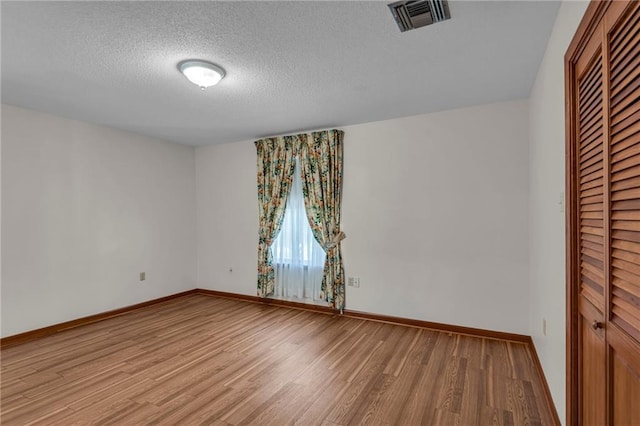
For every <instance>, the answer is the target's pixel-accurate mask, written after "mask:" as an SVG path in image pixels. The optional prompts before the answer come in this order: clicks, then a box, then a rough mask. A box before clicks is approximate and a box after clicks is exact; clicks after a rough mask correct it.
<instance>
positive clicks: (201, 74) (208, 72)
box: [178, 59, 224, 90]
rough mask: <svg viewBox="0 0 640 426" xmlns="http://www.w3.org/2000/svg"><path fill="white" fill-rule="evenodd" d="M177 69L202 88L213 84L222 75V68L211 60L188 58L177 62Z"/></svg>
mask: <svg viewBox="0 0 640 426" xmlns="http://www.w3.org/2000/svg"><path fill="white" fill-rule="evenodd" d="M178 69H179V70H180V72H181V73H182V74H184V76H185V77H187V79H188V80H189V81H190V82H192V83H193V84H195V85H196V86H199V87H200V88H201V89H202V90H204V89H206V88H207V87H210V86H215V85H216V84H218V83H219V82H220V80H222V77H224V70H223V69H222V68H220V67H219V66H217V65H214V64H212V63H211V62H206V61H200V60H196V59H189V60H186V61H182V62H180V63H179V64H178Z"/></svg>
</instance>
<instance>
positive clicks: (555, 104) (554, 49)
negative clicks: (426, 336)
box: [529, 1, 588, 420]
mask: <svg viewBox="0 0 640 426" xmlns="http://www.w3.org/2000/svg"><path fill="white" fill-rule="evenodd" d="M587 5H588V3H587V2H574V1H565V2H563V3H562V5H561V7H560V10H559V12H558V16H557V18H556V23H555V26H554V28H553V32H552V34H551V37H550V39H549V43H548V45H547V50H546V53H545V56H544V59H543V61H542V64H541V65H540V69H539V70H538V75H537V78H536V82H535V84H534V86H533V89H532V91H531V98H530V126H529V127H530V146H529V170H530V176H529V178H530V196H531V198H530V202H529V204H530V208H531V210H530V213H529V217H530V223H529V225H530V229H529V236H530V249H529V253H530V265H531V267H530V271H531V279H530V282H531V290H530V300H531V310H530V312H531V317H530V329H531V334H532V336H533V340H534V343H535V345H536V349H537V352H538V355H539V357H540V362H541V363H542V366H543V368H544V370H545V375H546V378H547V382H548V383H549V387H550V389H551V393H552V395H553V399H554V402H555V404H556V408H557V409H558V415H559V416H560V419H562V420H564V419H565V321H566V318H565V312H566V310H565V301H566V297H565V213H564V211H563V207H562V206H561V204H560V201H561V200H562V199H563V197H564V185H565V181H564V177H565V175H564V168H565V163H564V161H565V152H564V146H565V133H564V131H565V127H564V54H565V52H566V50H567V47H568V46H569V42H570V41H571V39H572V38H573V34H574V33H575V31H576V29H577V27H578V24H579V22H580V19H582V16H583V14H584V11H585V9H586V7H587ZM543 318H544V319H546V323H547V333H546V335H543V333H542V321H543Z"/></svg>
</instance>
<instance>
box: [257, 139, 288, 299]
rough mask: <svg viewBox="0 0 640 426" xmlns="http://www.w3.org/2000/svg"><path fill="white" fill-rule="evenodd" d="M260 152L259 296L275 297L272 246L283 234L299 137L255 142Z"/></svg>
mask: <svg viewBox="0 0 640 426" xmlns="http://www.w3.org/2000/svg"><path fill="white" fill-rule="evenodd" d="M255 145H256V149H257V152H258V211H259V231H258V237H259V241H258V296H260V297H267V296H269V295H271V294H273V290H274V283H275V280H274V270H273V254H272V253H271V244H272V243H273V240H274V239H275V237H276V236H277V235H278V232H279V231H280V226H281V225H282V219H283V218H284V211H285V208H286V205H287V197H288V196H289V192H290V191H291V183H292V182H293V172H294V170H295V164H296V163H295V158H296V146H297V145H298V143H297V138H295V137H277V138H266V139H260V140H258V141H256V142H255Z"/></svg>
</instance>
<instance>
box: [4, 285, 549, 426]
mask: <svg viewBox="0 0 640 426" xmlns="http://www.w3.org/2000/svg"><path fill="white" fill-rule="evenodd" d="M1 355H2V360H1V365H2V367H1V369H2V371H1V374H2V375H1V382H2V390H1V392H2V393H1V408H0V421H1V423H2V425H27V424H39V425H72V424H78V425H81V424H97V425H109V424H113V425H137V424H154V425H155V424H163V425H175V424H179V425H199V424H207V425H249V424H253V425H286V424H299V425H326V426H335V425H357V424H370V425H439V424H442V425H456V424H457V425H488V424H496V425H525V424H531V425H548V424H553V420H552V416H551V412H550V411H549V408H548V406H547V405H546V403H545V400H544V396H543V395H544V394H543V387H542V382H541V379H540V377H539V376H538V375H537V373H536V369H535V367H534V363H533V361H532V358H531V355H530V354H529V352H528V348H527V346H526V345H524V344H522V343H516V342H506V341H499V340H490V339H482V338H477V337H469V336H462V335H456V334H448V333H443V332H438V331H431V330H426V329H421V328H413V327H406V326H401V325H393V324H387V323H382V322H375V321H368V320H362V319H355V318H345V317H340V316H335V315H328V314H322V313H317V312H310V311H304V310H296V309H289V308H281V307H274V306H266V305H260V304H255V303H249V302H244V301H238V300H231V299H224V298H218V297H210V296H203V295H190V296H184V297H181V298H178V299H174V300H171V301H169V302H165V303H162V304H159V305H154V306H151V307H148V308H144V309H141V310H139V311H135V312H132V313H128V314H125V315H122V316H119V317H116V318H111V319H108V320H105V321H101V322H98V323H95V324H91V325H88V326H84V327H79V328H76V329H71V330H68V331H65V332H62V333H59V334H56V335H53V336H49V337H46V338H43V339H40V340H36V341H33V342H29V343H25V344H22V345H19V346H15V347H9V348H7V349H3V350H2V353H1Z"/></svg>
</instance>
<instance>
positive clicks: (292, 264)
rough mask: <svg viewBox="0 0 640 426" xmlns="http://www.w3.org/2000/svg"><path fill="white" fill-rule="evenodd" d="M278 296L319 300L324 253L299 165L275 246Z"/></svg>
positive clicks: (273, 246) (276, 289)
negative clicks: (306, 203) (310, 217)
mask: <svg viewBox="0 0 640 426" xmlns="http://www.w3.org/2000/svg"><path fill="white" fill-rule="evenodd" d="M271 249H272V251H273V267H274V269H275V281H276V282H275V292H274V294H273V296H274V297H276V298H282V299H294V298H295V299H307V300H306V301H307V302H308V301H309V300H313V301H314V302H320V301H322V299H321V298H320V287H321V285H322V272H323V269H324V259H325V252H324V250H323V249H322V247H320V244H318V242H317V241H316V239H315V238H314V237H313V233H312V232H311V227H309V222H308V219H307V214H306V212H305V207H304V198H303V195H302V180H301V178H300V166H299V165H298V163H297V161H296V170H295V174H294V178H293V185H292V187H291V193H290V194H289V200H288V201H287V209H286V210H285V213H284V219H283V221H282V228H281V229H280V234H278V236H277V237H276V239H275V241H274V242H273V245H272V246H271Z"/></svg>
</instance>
